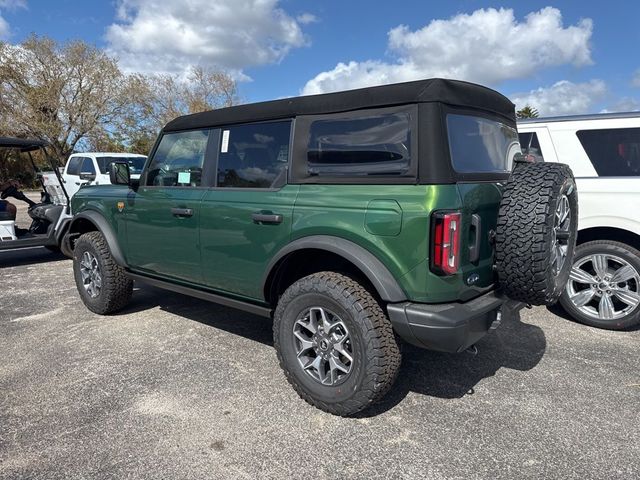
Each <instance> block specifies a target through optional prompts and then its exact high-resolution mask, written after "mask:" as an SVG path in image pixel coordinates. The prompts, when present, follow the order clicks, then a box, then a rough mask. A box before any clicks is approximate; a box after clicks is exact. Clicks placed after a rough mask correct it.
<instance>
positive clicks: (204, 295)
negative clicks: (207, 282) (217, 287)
mask: <svg viewBox="0 0 640 480" xmlns="http://www.w3.org/2000/svg"><path fill="white" fill-rule="evenodd" d="M127 275H128V276H129V277H131V278H132V279H133V280H136V281H139V282H142V283H146V284H148V285H152V286H154V287H159V288H164V289H165V290H171V291H173V292H177V293H182V294H183V295H189V296H191V297H196V298H200V299H202V300H208V301H209V302H213V303H217V304H219V305H224V306H225V307H231V308H236V309H238V310H243V311H245V312H249V313H253V314H254V315H258V316H261V317H268V318H271V315H272V313H273V310H272V309H271V308H268V307H261V306H260V305H255V304H253V303H247V302H243V301H242V300H235V299H233V298H229V297H224V296H222V295H218V294H216V293H211V292H207V291H205V290H199V289H197V288H191V287H186V286H184V285H177V284H175V283H171V282H167V281H164V280H159V279H157V278H151V277H147V276H145V275H138V274H137V273H132V272H127Z"/></svg>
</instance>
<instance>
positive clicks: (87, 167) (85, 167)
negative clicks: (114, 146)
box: [80, 157, 96, 175]
mask: <svg viewBox="0 0 640 480" xmlns="http://www.w3.org/2000/svg"><path fill="white" fill-rule="evenodd" d="M80 173H90V174H91V175H95V174H96V167H95V166H94V165H93V159H92V158H89V157H84V159H83V160H82V167H81V168H80Z"/></svg>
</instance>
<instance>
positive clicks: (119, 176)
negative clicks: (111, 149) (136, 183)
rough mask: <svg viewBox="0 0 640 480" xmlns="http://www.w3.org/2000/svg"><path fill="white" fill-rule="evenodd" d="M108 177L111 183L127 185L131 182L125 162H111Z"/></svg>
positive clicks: (127, 165) (129, 172)
mask: <svg viewBox="0 0 640 480" xmlns="http://www.w3.org/2000/svg"><path fill="white" fill-rule="evenodd" d="M109 179H110V180H111V184H112V185H129V184H130V183H131V171H130V170H129V164H128V163H126V162H113V163H112V164H111V169H110V170H109Z"/></svg>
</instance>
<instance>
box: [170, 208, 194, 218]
mask: <svg viewBox="0 0 640 480" xmlns="http://www.w3.org/2000/svg"><path fill="white" fill-rule="evenodd" d="M171 215H173V216H174V217H192V216H193V208H172V209H171Z"/></svg>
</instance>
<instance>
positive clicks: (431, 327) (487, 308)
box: [387, 291, 524, 352]
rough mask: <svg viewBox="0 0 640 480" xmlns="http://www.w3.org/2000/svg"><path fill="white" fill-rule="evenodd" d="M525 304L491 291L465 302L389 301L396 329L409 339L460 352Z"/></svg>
mask: <svg viewBox="0 0 640 480" xmlns="http://www.w3.org/2000/svg"><path fill="white" fill-rule="evenodd" d="M523 307H524V304H523V303H520V302H516V301H514V300H510V299H508V298H506V297H504V296H501V295H499V294H497V293H496V292H495V291H492V292H489V293H485V294H484V295H482V296H480V297H478V298H474V299H473V300H470V301H468V302H464V303H441V304H425V303H410V302H404V303H393V304H389V305H387V311H388V312H389V318H390V320H391V323H392V325H393V329H394V330H395V332H396V333H397V334H398V335H399V336H400V337H401V338H402V339H403V340H405V341H406V342H409V343H411V344H412V345H416V346H418V347H422V348H428V349H430V350H439V351H442V352H461V351H463V350H465V349H466V348H468V347H470V346H471V345H473V344H474V343H476V342H477V341H478V340H480V339H481V338H482V337H483V336H485V335H486V334H487V333H488V332H489V331H490V330H493V329H495V328H497V326H498V325H499V324H500V322H501V321H502V320H507V319H509V318H510V317H513V316H514V315H515V313H517V312H518V311H519V310H520V309H521V308H523Z"/></svg>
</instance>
